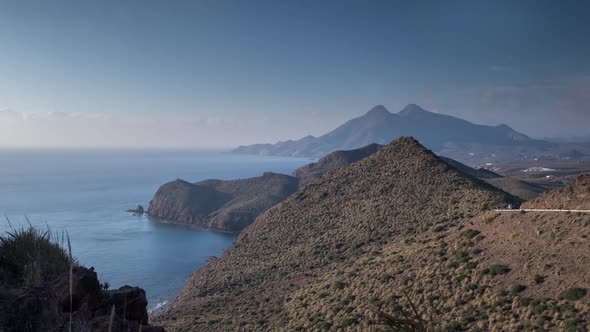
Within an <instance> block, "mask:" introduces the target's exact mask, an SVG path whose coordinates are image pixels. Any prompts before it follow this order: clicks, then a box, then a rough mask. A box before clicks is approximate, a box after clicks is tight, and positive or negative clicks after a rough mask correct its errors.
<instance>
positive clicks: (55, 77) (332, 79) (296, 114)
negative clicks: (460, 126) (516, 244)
mask: <svg viewBox="0 0 590 332" xmlns="http://www.w3.org/2000/svg"><path fill="white" fill-rule="evenodd" d="M588 17H590V5H588V3H587V2H586V3H585V2H583V1H488V2H484V1H444V2H443V1H429V2H420V1H418V2H412V4H406V3H404V2H401V1H400V2H396V1H282V2H279V1H221V0H220V1H112V2H109V1H93V2H92V1H26V0H23V1H0V50H1V52H0V129H1V130H0V146H159V147H161V146H178V147H219V146H232V145H238V144H246V143H254V142H273V141H276V140H282V139H289V138H299V137H302V136H305V135H307V134H313V135H318V134H322V133H324V132H326V131H327V130H329V129H331V128H334V127H335V126H337V125H338V124H340V123H342V122H344V121H346V120H348V119H350V118H352V117H354V116H358V115H360V114H362V113H364V112H366V111H367V110H368V109H369V108H371V107H372V106H374V105H377V104H383V105H385V106H386V107H388V108H389V109H390V111H398V110H399V109H401V108H402V107H403V106H404V105H405V104H408V103H417V104H419V105H421V106H423V107H424V108H426V109H429V110H432V111H436V112H441V113H446V114H451V115H455V116H459V117H463V118H466V119H468V120H471V121H474V122H478V123H486V124H498V123H507V124H509V125H511V126H513V127H514V128H515V129H517V130H520V131H522V132H524V133H527V134H529V135H531V136H534V137H544V136H582V135H590V129H589V127H590V126H588V123H590V109H589V106H588V105H590V61H589V60H588V59H590V42H588V38H589V37H588V36H590V23H589V22H588V19H587V18H588Z"/></svg>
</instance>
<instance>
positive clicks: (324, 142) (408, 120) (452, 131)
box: [234, 104, 554, 164]
mask: <svg viewBox="0 0 590 332" xmlns="http://www.w3.org/2000/svg"><path fill="white" fill-rule="evenodd" d="M400 136H414V137H416V138H417V139H418V140H419V141H420V142H422V143H423V144H424V145H425V146H426V147H428V148H430V149H432V150H433V151H435V152H437V153H438V154H442V155H445V156H448V157H451V158H453V159H457V160H459V161H463V162H467V163H468V164H470V163H471V164H473V163H474V162H473V161H474V160H478V161H482V160H484V157H491V156H492V155H494V158H501V157H502V156H503V155H506V154H509V155H510V156H514V155H517V154H526V153H529V154H531V153H535V152H537V153H538V152H540V151H545V150H547V149H549V148H552V147H554V144H552V143H548V142H545V141H539V140H534V139H531V138H529V137H528V136H526V135H524V134H521V133H518V132H516V131H515V130H513V129H512V128H510V127H508V126H507V125H498V126H486V125H477V124H473V123H471V122H468V121H465V120H462V119H459V118H456V117H452V116H449V115H443V114H437V113H433V112H429V111H426V110H424V109H422V108H421V107H420V106H418V105H414V104H410V105H408V106H406V107H405V108H404V109H403V110H401V111H400V112H399V113H390V112H389V111H388V110H387V109H386V108H385V107H384V106H382V105H379V106H375V107H374V108H372V109H371V110H370V111H369V112H367V113H366V114H365V115H363V116H361V117H358V118H355V119H352V120H350V121H348V122H346V123H345V124H343V125H341V126H340V127H338V128H336V129H334V130H333V131H331V132H329V133H327V134H325V135H322V136H320V137H313V136H307V137H304V138H302V139H300V140H297V141H286V142H279V143H277V144H257V145H251V146H240V147H238V148H237V149H235V150H234V152H235V153H246V154H263V155H277V156H292V157H313V158H319V157H321V156H323V155H326V154H328V153H330V152H332V151H336V150H351V149H357V148H360V147H363V146H366V145H369V144H372V143H377V144H387V143H389V142H391V141H392V140H393V139H395V138H398V137H400ZM443 152H444V153H443Z"/></svg>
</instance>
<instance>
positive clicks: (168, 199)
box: [148, 172, 299, 232]
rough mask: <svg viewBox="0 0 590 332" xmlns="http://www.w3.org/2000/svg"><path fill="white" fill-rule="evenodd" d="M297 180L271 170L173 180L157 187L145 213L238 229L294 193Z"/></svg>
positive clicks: (234, 230) (224, 228)
mask: <svg viewBox="0 0 590 332" xmlns="http://www.w3.org/2000/svg"><path fill="white" fill-rule="evenodd" d="M298 183H299V180H298V179H297V178H295V177H292V176H288V175H283V174H276V173H270V172H267V173H264V175H263V176H260V177H254V178H249V179H240V180H227V181H226V180H205V181H201V182H197V183H189V182H186V181H183V180H175V181H172V182H169V183H166V184H164V185H162V186H161V187H160V189H158V192H157V193H156V195H155V196H154V199H153V200H152V201H151V202H150V205H149V208H148V213H149V214H150V215H152V216H155V217H158V218H161V219H164V220H169V221H172V222H176V223H181V224H186V225H190V226H194V227H197V228H207V229H213V230H218V231H224V232H239V231H240V230H242V229H243V228H244V227H246V226H248V225H249V224H251V223H252V222H253V221H254V219H256V217H257V216H258V215H259V214H260V213H262V212H264V211H266V210H267V209H269V208H270V207H272V206H274V205H276V204H278V203H279V202H281V201H282V200H284V199H285V198H287V197H288V196H289V195H291V194H292V193H294V192H295V191H296V190H297V188H298Z"/></svg>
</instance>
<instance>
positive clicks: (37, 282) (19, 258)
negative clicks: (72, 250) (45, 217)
mask: <svg viewBox="0 0 590 332" xmlns="http://www.w3.org/2000/svg"><path fill="white" fill-rule="evenodd" d="M62 240H63V239H62ZM70 263H72V264H76V262H75V261H73V259H70V257H69V255H68V253H67V252H66V250H65V249H64V248H63V247H62V246H61V245H60V242H59V241H57V239H54V236H53V235H52V233H51V232H50V231H49V230H46V231H41V230H38V229H36V228H34V227H32V226H31V227H28V228H21V229H13V230H11V231H9V232H6V233H5V234H4V235H1V236H0V266H2V267H3V269H4V270H5V271H6V272H8V273H10V274H11V275H12V277H13V278H15V279H16V280H17V282H18V284H19V285H22V286H25V287H38V286H41V284H42V283H43V282H46V281H50V280H52V279H53V278H55V277H57V276H58V275H60V274H62V273H64V272H67V271H68V270H69V268H70Z"/></svg>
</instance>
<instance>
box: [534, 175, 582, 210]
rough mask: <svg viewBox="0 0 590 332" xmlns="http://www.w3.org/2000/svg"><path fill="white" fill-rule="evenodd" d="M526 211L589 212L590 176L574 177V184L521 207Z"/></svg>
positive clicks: (550, 192) (547, 193) (552, 191)
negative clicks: (559, 210)
mask: <svg viewBox="0 0 590 332" xmlns="http://www.w3.org/2000/svg"><path fill="white" fill-rule="evenodd" d="M523 207H524V208H527V209H570V210H590V174H582V175H578V176H577V177H576V182H575V183H574V184H572V185H569V186H567V187H565V188H562V189H555V190H551V191H548V192H546V193H544V194H543V195H541V196H539V197H538V198H536V199H534V200H532V201H530V202H527V203H526V204H524V205H523Z"/></svg>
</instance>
